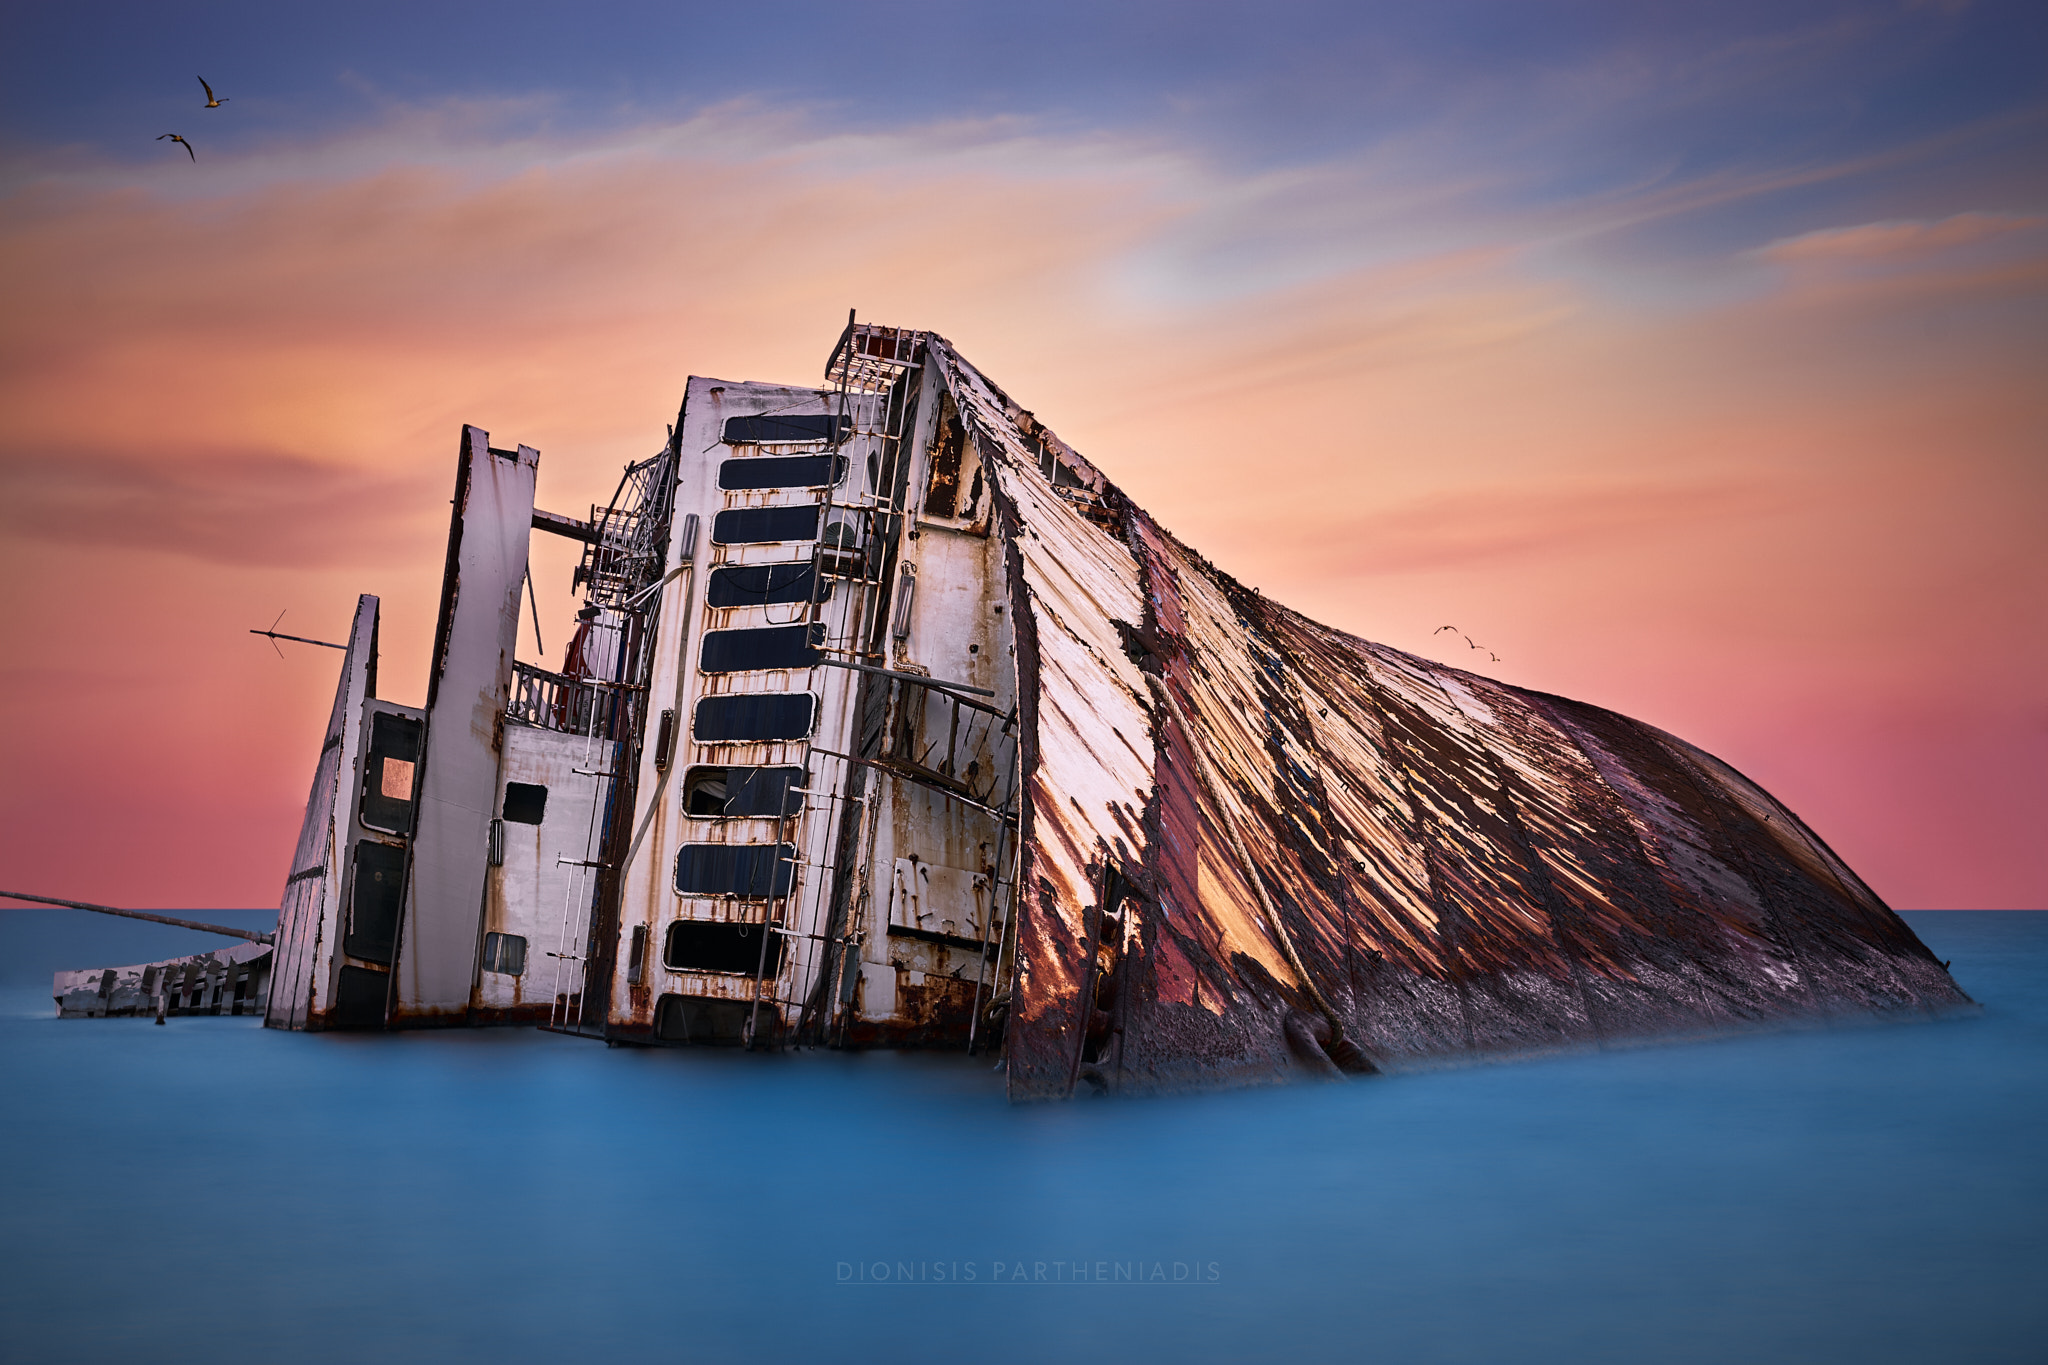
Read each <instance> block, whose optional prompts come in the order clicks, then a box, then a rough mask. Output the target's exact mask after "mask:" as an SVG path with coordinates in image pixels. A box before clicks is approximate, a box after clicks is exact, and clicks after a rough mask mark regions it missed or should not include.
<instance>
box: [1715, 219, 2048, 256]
mask: <svg viewBox="0 0 2048 1365" xmlns="http://www.w3.org/2000/svg"><path fill="white" fill-rule="evenodd" d="M2044 224H2048V218H2041V217H2028V216H2022V215H2019V214H2010V213H1957V214H1951V215H1950V216H1948V217H1946V218H1937V219H1931V220H1930V219H1913V218H1904V219H1892V220H1889V221H1886V222H1881V223H1858V224H1856V225H1854V226H1852V227H1839V228H1822V229H1820V230H1819V231H1816V232H1803V233H1800V234H1799V235H1798V236H1796V237H1781V238H1779V239H1778V240H1777V241H1774V242H1770V243H1768V244H1766V245H1764V246H1762V247H1759V248H1758V249H1757V252H1756V254H1757V255H1759V256H1761V257H1763V258H1764V259H1765V260H1770V261H1777V262H1781V263H1797V262H1801V261H1870V260H1895V259H1899V258H1903V257H1913V256H1926V255H1932V254H1933V253H1935V252H1939V251H1945V250H1948V249H1950V248H1953V247H1964V246H1974V245H1975V244H1977V243H1979V242H1986V241H1990V240H1993V239H1995V238H2000V237H2009V236H2011V235H2012V234H2014V233H2018V232H2028V231H2032V230H2033V229H2036V228H2039V227H2041V226H2043V225H2044Z"/></svg>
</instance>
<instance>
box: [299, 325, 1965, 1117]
mask: <svg viewBox="0 0 2048 1365" xmlns="http://www.w3.org/2000/svg"><path fill="white" fill-rule="evenodd" d="M539 461H540V455H539V452H537V451H534V450H532V449H531V448H529V447H525V446H520V447H518V448H517V449H515V450H500V449H495V448H493V447H491V446H490V444H489V440H488V437H487V436H486V435H485V434H484V433H483V432H481V431H479V430H477V429H476V428H465V429H464V432H463V436H462V442H461V445H460V448H459V453H458V461H457V478H456V489H455V497H454V499H453V504H454V506H453V512H452V517H451V525H450V532H449V550H448V558H447V567H446V570H445V574H444V580H443V587H442V597H441V613H440V620H439V624H438V626H437V632H436V642H435V648H434V655H433V664H432V670H433V671H432V673H431V675H430V677H429V680H428V687H427V698H428V699H427V704H426V706H425V707H424V708H408V707H403V706H397V705H395V704H393V703H390V702H387V701H381V700H379V699H378V698H377V697H376V639H377V602H376V599H374V598H369V597H365V598H363V599H362V601H361V603H360V604H359V607H358V611H357V618H356V623H355V627H354V630H353V632H352V634H351V638H350V643H349V646H348V648H347V651H346V654H345V660H344V665H343V669H342V674H341V681H340V685H339V688H338V690H337V694H336V698H335V705H334V710H333V713H332V717H331V719H330V722H329V725H328V730H327V735H326V739H325V743H324V745H323V747H322V750H321V755H320V760H319V763H318V766H317V771H316V776H315V780H314V785H313V791H312V795H311V799H310V800H309V802H308V807H307V815H306V822H305V825H304V828H303V831H302V834H301V838H300V841H299V845H298V851H297V855H296V859H295V862H294V866H293V871H292V874H291V879H290V881H289V883H288V885H287V889H286V895H285V901H284V908H283V913H282V915H281V917H280V923H279V929H278V934H277V946H276V963H277V967H276V971H275V974H274V982H275V984H274V986H273V988H272V989H271V990H270V992H269V998H268V1013H267V1022H269V1023H270V1024H272V1025H274V1026H279V1027H290V1028H337V1027H344V1028H345V1027H358V1028H360V1027H372V1028H382V1027H420V1026H441V1025H448V1024H483V1023H505V1022H525V1021H532V1022H541V1023H545V1024H547V1025H548V1026H551V1027H555V1028H560V1029H565V1030H568V1031H572V1032H579V1033H584V1034H588V1035H590V1036H593V1037H603V1038H606V1039H608V1040H610V1041H613V1042H634V1043H648V1044H663V1045H688V1046H695V1045H740V1046H749V1047H781V1046H792V1045H795V1046H818V1045H823V1046H835V1047H907V1046H920V1047H948V1048H970V1049H973V1050H990V1051H993V1050H1000V1054H1001V1056H1002V1057H1003V1059H1004V1060H1005V1062H1006V1064H1007V1073H1008V1081H1009V1087H1010V1092H1011V1094H1012V1096H1013V1097H1015V1098H1019V1099H1043V1098H1058V1097H1063V1096H1067V1095H1071V1094H1073V1093H1075V1092H1076V1091H1077V1090H1079V1089H1082V1088H1091V1089H1107V1090H1158V1089H1167V1088H1180V1087H1190V1086H1211V1085H1219V1084H1248V1083H1258V1082H1264V1081H1270V1080H1275V1079H1280V1078H1285V1077H1289V1076H1297V1075H1329V1076H1334V1075H1341V1074H1344V1073H1347V1072H1349V1073H1360V1072H1369V1071H1375V1070H1390V1069H1399V1068H1404V1067H1414V1066H1426V1065H1439V1064H1443V1063H1444V1062H1446V1061H1452V1060H1457V1059H1463V1058H1472V1057H1481V1056H1492V1055H1507V1054H1513V1053H1522V1052H1529V1051H1536V1050H1543V1049H1550V1048H1557V1047H1579V1046H1592V1045H1601V1044H1608V1043H1615V1042H1621V1041H1636V1040H1645V1039H1653V1038H1664V1037H1672V1036H1685V1035H1694V1034H1702V1033H1711V1032H1716V1031H1723V1030H1728V1029H1733V1028H1745V1027H1756V1026H1768V1025H1777V1024H1784V1023H1788V1022H1792V1021H1799V1020H1810V1019H1824V1018H1830V1017H1834V1016H1838V1015H1844V1014H1855V1015H1860V1016H1871V1015H1884V1014H1894V1015H1913V1014H1928V1013H1936V1012H1940V1011H1943V1010H1947V1009H1953V1008H1960V1007H1965V1006H1967V1005H1968V1004H1969V1002H1968V1000H1967V998H1966V997H1965V996H1964V995H1963V994H1962V992H1961V991H1960V990H1958V989H1957V988H1956V986H1955V984H1954V983H1953V982H1952V981H1951V980H1950V979H1949V977H1948V975H1947V973H1946V972H1945V971H1944V970H1943V968H1942V966H1941V964H1939V963H1938V962H1936V961H1935V960H1934V959H1933V957H1932V956H1931V955H1930V954H1929V953H1928V952H1927V950H1926V949H1925V948H1924V947H1923V946H1922V945H1921V944H1920V943H1919V941H1918V940H1917V939H1916V938H1915V937H1914V936H1913V934H1912V932H1911V931H1910V930H1909V929H1907V928H1906V926H1905V925H1904V924H1903V923H1902V922H1901V921H1900V920H1899V918H1898V916H1896V915H1895V914H1893V913H1892V912H1891V910H1890V909H1889V908H1887V907H1886V906H1885V905H1884V903H1883V902H1882V901H1880V900H1879V899H1878V898H1877V896H1876V895H1874V894H1873V893H1872V892H1871V891H1870V890H1869V888H1867V887H1866V886H1864V884H1863V883H1862V882H1861V881H1860V880H1858V878H1857V877H1856V875H1855V874H1854V873H1853V872H1852V871H1850V869H1849V868H1848V867H1846V866H1845V865H1844V864H1843V863H1842V861H1841V860H1840V859H1839V858H1837V857H1836V856H1835V855H1834V854H1833V852H1831V851H1830V850H1829V849H1828V848H1827V846H1826V845H1825V844H1824V843H1822V842H1821V840H1820V839H1819V838H1818V837H1817V836H1815V835H1814V834H1813V833H1812V832H1811V831H1810V830H1808V829H1807V828H1806V827H1805V826H1804V825H1803V824H1802V823H1801V822H1800V821H1799V820H1798V819H1797V817H1795V816H1794V815H1792V813H1791V812H1789V811H1787V810H1786V809H1785V808H1784V807H1783V806H1782V805H1780V804H1779V803H1777V802H1776V801H1774V800H1773V799H1772V798H1771V797H1769V796H1768V795H1767V794H1765V793H1764V792H1762V791H1761V790H1760V789H1758V788H1757V787H1756V786H1755V785H1754V784H1753V783H1750V782H1749V781H1748V780H1747V779H1745V778H1743V777H1742V776H1741V774H1739V773H1737V772H1735V771H1734V770H1733V769H1732V768H1730V767H1728V766H1727V765H1726V764H1724V763H1721V762H1720V761H1718V760H1716V759H1714V758H1713V757H1711V756H1709V755H1707V754H1704V753H1702V752H1700V751H1699V750H1697V749H1694V748H1692V747H1691V746H1689V745H1686V744H1685V743H1683V742H1682V741H1679V740H1677V739H1675V738H1673V737H1672V736H1670V735H1667V734H1664V733H1663V732H1661V731H1659V730H1656V729H1654V728H1652V727H1650V726H1647V725H1643V724H1641V723H1639V722H1636V721H1631V720H1628V719H1626V718H1624V717H1621V716H1617V715H1614V714H1612V713H1610V712H1606V711H1602V710H1599V709H1598V708H1594V707H1589V706H1585V705H1582V704H1579V703H1575V702H1571V701H1567V700H1565V699H1562V698H1558V697H1551V696H1545V695H1542V694H1538V693H1533V692H1529V691H1525V690H1522V689H1517V688H1512V687H1508V686H1505V685H1503V684H1500V683H1497V682H1494V681H1491V680H1488V679H1485V678H1481V677H1478V676H1475V675H1473V674H1471V673H1467V672H1464V671H1462V670H1459V669H1455V668H1450V667H1447V666H1445V665H1443V664H1440V663H1435V662H1432V661H1429V660H1426V659H1421V658H1417V657H1415V656H1412V655H1408V654H1404V653H1402V652H1400V651H1397V650H1392V649H1388V648H1385V647H1383V646H1380V645H1375V644H1372V643H1370V642H1368V641H1365V640H1361V639H1358V638H1355V637H1353V636H1349V635H1346V634H1343V633H1341V632H1338V631H1334V630H1331V629H1328V628H1327V627H1324V626H1320V625H1317V624H1316V623H1314V622H1312V621H1309V620H1306V619H1304V618H1303V617H1301V616H1299V615H1297V614H1295V613H1293V612H1290V611H1288V610H1286V609H1285V608H1283V607H1280V606H1278V605H1276V604H1274V603H1272V602H1269V601H1267V600H1266V599H1265V598H1263V597H1261V596H1260V595H1259V594H1257V593H1256V592H1253V591H1250V590H1248V589H1246V588H1245V587H1243V586H1242V585H1240V584H1238V583H1236V582H1235V581H1234V580H1232V579H1231V578H1230V577H1229V576H1228V575H1226V574H1224V573H1222V572H1220V571H1219V570H1217V569H1216V568H1215V567H1214V566H1212V565H1210V564H1209V563H1208V562H1207V561H1206V560H1204V559H1203V558H1202V557H1201V556H1200V555H1198V554H1196V553H1195V552H1194V551H1192V550H1191V549H1189V548H1188V547H1187V546H1185V545H1182V544H1181V543H1180V542H1179V541H1177V540H1176V539H1174V537H1173V536H1172V535H1170V534H1169V533H1168V532H1167V531H1166V530H1165V529H1164V528H1162V527H1160V526H1159V525H1158V524H1157V523H1156V522H1154V521H1153V520H1152V518H1151V517H1150V516H1148V515H1147V514H1146V513H1145V512H1144V511H1143V510H1142V509H1141V508H1139V507H1137V506H1135V505H1133V504H1132V503H1131V501H1130V500H1129V499H1128V498H1127V497H1125V496H1124V495H1123V494H1122V493H1121V492H1120V491H1119V490H1118V489H1117V488H1116V487H1115V486H1114V485H1112V484H1111V483H1110V482H1109V481H1108V480H1107V479H1106V478H1105V477H1104V476H1103V475H1102V473H1101V471H1100V470H1098V469H1097V468H1096V467H1095V466H1094V465H1093V464H1091V463H1089V462H1088V461H1087V460H1085V459H1083V458H1082V457H1081V456H1080V455H1079V454H1078V453H1076V452H1075V451H1073V450H1072V449H1071V448H1069V447H1068V446H1066V445H1065V444H1064V443H1063V442H1061V441H1060V440H1059V439H1058V438H1057V437H1056V436H1055V435H1053V433H1052V432H1051V431H1050V430H1048V429H1047V428H1046V427H1045V426H1044V425H1043V424H1041V423H1040V422H1039V421H1038V420H1037V419H1036V417H1034V416H1033V415H1032V414H1031V413H1029V412H1026V411H1024V410H1023V409H1021V408H1020V407H1018V406H1017V405H1016V404H1015V403H1013V402H1012V401H1011V400H1010V399H1009V398H1008V397H1007V396H1006V395H1004V394H1003V393H1002V392H1001V390H999V389H997V388H996V387H995V386H994V385H992V384H991V383H989V382H988V381H987V380H986V379H985V378H984V377H983V376H982V375H981V374H980V373H979V372H978V371H976V370H975V369H974V367H973V366H971V365H970V364H968V363H967V361H966V360H964V359H963V358H962V357H961V356H960V355H959V354H958V353H957V352H956V351H955V350H954V349H953V348H952V346H951V345H950V344H949V343H947V342H946V341H945V340H944V339H943V338H941V337H938V336H935V335H932V334H929V333H921V332H912V331H904V330H900V329H895V328H887V327H867V326H854V325H852V324H851V323H849V325H848V328H847V330H846V332H845V333H844V334H843V335H842V336H841V338H840V341H839V344H838V346H837V347H836V348H835V349H834V351H833V353H832V357H831V359H830V361H829V362H828V366H827V382H826V384H825V385H824V386H823V387H820V388H801V387H790V386H781V385H767V384H751V383H749V384H741V383H730V382H725V381H718V380H711V379H702V378H693V379H692V380H690V381H689V384H688V386H687V389H686V392H685V398H684V402H683V404H682V408H681V411H680V412H679V414H678V418H677V422H676V425H675V426H674V427H673V428H671V430H670V434H669V440H668V442H667V444H666V446H665V447H664V449H663V450H662V451H661V452H660V453H658V454H657V455H656V456H654V457H653V458H651V459H649V460H646V461H643V462H641V463H639V464H636V465H633V466H631V467H630V468H629V469H628V470H627V471H626V475H625V477H624V479H622V481H621V483H620V488H619V492H618V494H617V495H616V496H615V497H614V499H613V501H612V503H611V504H610V505H609V506H606V507H593V508H592V509H591V513H590V516H589V517H588V519H584V518H577V517H567V516H560V515H557V514H554V513H549V512H545V511H540V510H537V509H536V508H535V506H534V490H535V487H536V484H537V479H538V468H539ZM534 530H539V531H542V532H544V533H550V534H557V535H565V536H569V537H571V538H572V539H575V540H577V541H579V542H581V544H582V546H583V551H582V562H581V564H580V565H579V567H578V569H577V573H576V585H577V587H578V588H579V589H580V590H581V591H582V592H583V594H584V596H585V600H586V606H585V608H584V610H583V612H582V614H581V617H580V618H579V621H580V623H579V625H578V628H577V633H576V636H575V638H574V641H573V642H572V643H571V645H570V647H569V649H568V650H567V652H566V654H565V656H564V660H563V663H562V666H561V671H560V672H550V671H546V670H544V669H542V668H540V667H539V666H538V665H536V664H531V663H523V662H516V661H515V660H514V658H513V650H514V646H515V645H516V643H517V640H518V635H519V620H520V607H521V588H522V585H523V583H524V581H525V575H526V571H527V568H526V566H527V541H528V537H529V536H530V534H531V532H532V531H534Z"/></svg>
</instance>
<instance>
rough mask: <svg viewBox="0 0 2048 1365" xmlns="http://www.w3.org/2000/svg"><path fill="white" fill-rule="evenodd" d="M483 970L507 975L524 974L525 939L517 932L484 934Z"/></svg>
mask: <svg viewBox="0 0 2048 1365" xmlns="http://www.w3.org/2000/svg"><path fill="white" fill-rule="evenodd" d="M484 970H485V971H487V972H503V973H504V974H505V975H507V976H523V975H525V973H526V940H525V939H523V938H521V937H520V936H519V935H517V934H485V935H484Z"/></svg>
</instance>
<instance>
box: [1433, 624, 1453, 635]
mask: <svg viewBox="0 0 2048 1365" xmlns="http://www.w3.org/2000/svg"><path fill="white" fill-rule="evenodd" d="M1456 629H1457V627H1456V626H1438V627H1437V628H1436V629H1435V630H1433V631H1431V632H1430V634H1431V635H1441V634H1443V633H1444V632H1445V631H1447V630H1456Z"/></svg>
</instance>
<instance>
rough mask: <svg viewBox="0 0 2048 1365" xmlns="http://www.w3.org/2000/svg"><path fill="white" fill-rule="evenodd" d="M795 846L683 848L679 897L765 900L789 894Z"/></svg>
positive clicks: (678, 859) (678, 857)
mask: <svg viewBox="0 0 2048 1365" xmlns="http://www.w3.org/2000/svg"><path fill="white" fill-rule="evenodd" d="M795 872H796V845H795V844H684V845H683V846H682V849H681V850H680V851H678V852H677V854H676V894H677V895H679V896H738V897H740V898H742V899H744V900H766V899H767V898H769V897H771V896H774V897H778V898H779V897H782V896H787V895H788V894H789V883H790V878H791V877H792V876H793V875H794V874H795Z"/></svg>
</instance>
